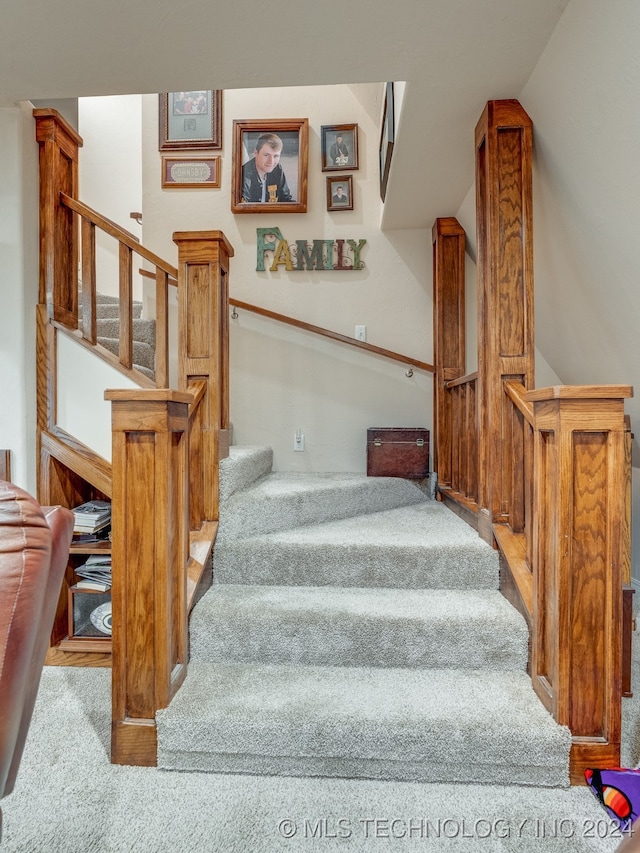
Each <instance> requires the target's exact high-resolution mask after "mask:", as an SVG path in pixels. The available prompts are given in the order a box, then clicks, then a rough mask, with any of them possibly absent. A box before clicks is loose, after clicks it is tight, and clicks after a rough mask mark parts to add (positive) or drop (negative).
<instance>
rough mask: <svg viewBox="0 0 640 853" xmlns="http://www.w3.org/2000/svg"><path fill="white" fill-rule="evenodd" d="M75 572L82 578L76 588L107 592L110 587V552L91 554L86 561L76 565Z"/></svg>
mask: <svg viewBox="0 0 640 853" xmlns="http://www.w3.org/2000/svg"><path fill="white" fill-rule="evenodd" d="M76 574H77V575H78V577H79V578H82V580H80V581H78V583H77V584H76V589H90V590H94V591H95V592H107V590H109V589H111V554H91V556H90V557H88V558H87V562H86V563H84V564H83V565H82V566H78V568H77V569H76Z"/></svg>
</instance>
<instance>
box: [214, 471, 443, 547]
mask: <svg viewBox="0 0 640 853" xmlns="http://www.w3.org/2000/svg"><path fill="white" fill-rule="evenodd" d="M427 500H428V498H427V497H426V496H425V494H424V493H423V492H422V491H421V490H420V489H419V488H418V486H416V485H415V484H414V483H411V482H410V481H409V480H401V479H398V478H395V477H366V476H364V475H362V474H305V473H300V474H297V473H275V474H269V475H268V476H266V477H263V478H262V479H260V480H257V481H256V482H254V483H251V485H249V486H248V487H247V488H245V489H243V490H242V491H239V492H236V493H235V494H233V495H232V496H231V497H230V498H229V500H228V501H227V502H226V505H225V508H224V512H223V513H221V516H220V526H219V528H218V541H220V542H224V541H225V540H236V539H237V538H238V537H246V536H255V535H258V534H265V533H271V532H274V531H278V530H285V529H290V528H295V527H300V526H302V525H310V524H316V523H318V522H324V521H330V520H333V519H339V518H346V517H350V516H354V515H362V514H365V513H373V512H377V511H380V510H384V509H391V508H394V507H401V506H407V505H409V504H415V503H418V502H425V501H427Z"/></svg>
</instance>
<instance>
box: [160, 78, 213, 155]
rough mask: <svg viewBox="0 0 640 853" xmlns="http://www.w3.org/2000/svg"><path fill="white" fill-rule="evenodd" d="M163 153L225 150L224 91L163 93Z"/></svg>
mask: <svg viewBox="0 0 640 853" xmlns="http://www.w3.org/2000/svg"><path fill="white" fill-rule="evenodd" d="M159 98H160V105H159V107H160V109H159V118H160V122H159V124H160V151H173V150H176V149H186V148H203V149H216V148H222V89H202V90H200V91H198V92H163V93H162V94H161V95H160V96H159Z"/></svg>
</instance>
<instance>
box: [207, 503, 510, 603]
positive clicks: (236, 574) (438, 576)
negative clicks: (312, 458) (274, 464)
mask: <svg viewBox="0 0 640 853" xmlns="http://www.w3.org/2000/svg"><path fill="white" fill-rule="evenodd" d="M416 492H419V490H418V489H416ZM420 494H422V493H420ZM213 565H214V572H213V579H214V583H244V584H267V585H278V584H282V585H286V586H328V585H335V586H341V587H344V586H348V587H359V586H363V587H388V588H400V587H405V588H408V589H420V588H427V587H428V588H433V589H447V588H451V589H468V588H475V589H497V586H498V556H497V552H496V551H494V550H493V548H491V546H489V545H488V544H487V543H486V542H484V541H482V540H481V539H480V538H479V537H478V534H477V533H476V531H475V530H473V529H472V528H470V527H469V526H468V525H467V524H465V522H464V521H462V519H460V518H458V516H456V515H455V514H454V513H452V512H451V511H450V510H449V509H447V507H445V506H444V505H443V504H441V503H439V502H437V501H432V500H428V499H424V496H423V495H422V499H420V500H419V502H417V503H413V504H411V505H408V506H404V507H398V508H396V509H391V510H386V511H382V512H377V513H375V512H372V513H367V514H365V515H364V516H355V515H354V516H352V517H350V518H343V519H339V520H335V521H328V522H325V523H323V524H313V525H307V526H304V527H299V528H296V529H293V530H280V531H277V532H273V533H269V534H264V535H259V536H251V537H247V538H234V539H232V540H231V541H229V540H227V541H225V539H224V537H219V538H218V539H217V540H216V544H215V547H214V563H213Z"/></svg>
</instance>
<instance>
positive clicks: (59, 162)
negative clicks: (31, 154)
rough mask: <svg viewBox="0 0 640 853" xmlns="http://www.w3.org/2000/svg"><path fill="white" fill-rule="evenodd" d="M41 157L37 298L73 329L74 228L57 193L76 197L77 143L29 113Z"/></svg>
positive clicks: (44, 113) (59, 126) (65, 127)
mask: <svg viewBox="0 0 640 853" xmlns="http://www.w3.org/2000/svg"><path fill="white" fill-rule="evenodd" d="M33 115H34V117H35V121H36V140H37V142H38V145H39V152H40V295H39V299H38V301H39V302H40V303H45V304H46V306H47V314H48V316H49V317H51V318H53V319H54V320H58V321H59V322H61V323H64V324H65V325H66V326H71V327H72V328H74V329H75V328H77V323H78V228H77V225H76V222H75V221H74V215H73V213H72V212H71V210H69V209H68V208H67V207H64V206H63V205H61V204H60V193H61V192H64V193H66V194H67V195H69V196H71V198H77V197H78V149H79V148H80V147H81V146H82V138H81V137H80V136H79V135H78V134H77V133H76V131H75V130H74V129H73V128H72V127H71V125H70V124H68V123H67V122H66V121H65V120H64V119H63V118H62V116H61V115H60V114H59V113H58V112H57V111H56V110H52V109H37V110H34V111H33Z"/></svg>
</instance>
